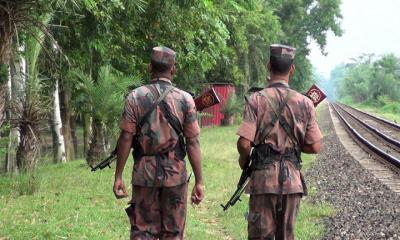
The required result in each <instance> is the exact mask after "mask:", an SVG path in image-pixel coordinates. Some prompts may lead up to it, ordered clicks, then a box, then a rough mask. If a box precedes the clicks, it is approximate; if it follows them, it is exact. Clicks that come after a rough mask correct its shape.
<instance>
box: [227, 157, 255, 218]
mask: <svg viewBox="0 0 400 240" xmlns="http://www.w3.org/2000/svg"><path fill="white" fill-rule="evenodd" d="M250 175H251V166H250V165H249V166H247V167H245V168H244V169H243V171H242V175H240V179H239V182H238V184H237V188H236V191H235V193H233V195H232V197H231V198H230V199H229V201H228V202H227V203H226V204H225V205H224V204H221V207H222V209H224V211H226V210H228V208H229V207H230V206H233V205H235V204H236V202H237V201H242V200H240V196H241V195H242V193H243V192H244V190H245V189H246V186H247V184H248V183H249V180H250V179H249V178H250Z"/></svg>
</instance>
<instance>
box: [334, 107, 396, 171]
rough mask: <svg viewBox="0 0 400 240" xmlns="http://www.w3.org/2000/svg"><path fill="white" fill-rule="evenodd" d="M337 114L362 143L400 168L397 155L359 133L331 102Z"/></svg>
mask: <svg viewBox="0 0 400 240" xmlns="http://www.w3.org/2000/svg"><path fill="white" fill-rule="evenodd" d="M331 105H332V107H333V109H334V110H335V112H336V113H337V115H338V116H339V117H340V119H341V120H342V122H343V123H344V124H345V125H346V127H347V129H348V130H349V131H350V132H351V133H353V135H354V136H355V137H356V138H357V139H358V140H359V141H360V142H361V143H362V144H364V145H365V146H366V147H367V148H368V149H370V150H371V151H373V152H374V153H376V154H377V155H378V156H380V157H381V158H383V159H384V160H386V161H388V162H389V163H391V164H392V165H394V166H396V167H397V168H400V159H397V158H396V157H394V156H392V155H390V154H388V153H386V152H384V151H382V150H381V149H379V148H378V147H377V146H375V145H374V144H372V143H371V142H369V141H368V140H367V139H365V138H364V137H363V136H361V134H359V133H358V132H357V131H356V130H355V129H354V128H353V127H352V126H351V125H350V123H349V122H347V120H346V119H345V118H344V117H343V115H342V114H341V113H340V112H339V111H338V110H337V109H336V107H335V105H334V104H331Z"/></svg>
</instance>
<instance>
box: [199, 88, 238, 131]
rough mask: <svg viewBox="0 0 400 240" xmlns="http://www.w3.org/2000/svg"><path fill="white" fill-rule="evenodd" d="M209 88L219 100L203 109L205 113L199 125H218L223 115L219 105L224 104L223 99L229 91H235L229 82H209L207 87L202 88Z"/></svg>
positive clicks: (224, 99)
mask: <svg viewBox="0 0 400 240" xmlns="http://www.w3.org/2000/svg"><path fill="white" fill-rule="evenodd" d="M210 88H213V89H214V90H215V93H216V95H217V96H218V98H219V100H220V101H221V102H220V104H216V105H214V106H212V107H209V108H207V109H204V111H203V113H204V114H205V115H204V116H203V117H202V118H201V126H203V127H205V126H220V125H221V122H222V120H223V119H224V115H223V114H222V113H221V107H222V106H224V103H225V101H226V100H227V99H228V97H229V94H230V93H235V92H236V91H235V87H234V86H233V84H231V83H211V84H210V86H209V87H207V88H205V89H204V92H207V91H209V89H210Z"/></svg>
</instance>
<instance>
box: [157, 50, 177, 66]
mask: <svg viewBox="0 0 400 240" xmlns="http://www.w3.org/2000/svg"><path fill="white" fill-rule="evenodd" d="M175 56H176V53H175V51H174V50H172V49H170V48H167V47H154V48H153V51H152V52H151V60H152V61H154V62H157V63H162V64H166V65H174V64H175Z"/></svg>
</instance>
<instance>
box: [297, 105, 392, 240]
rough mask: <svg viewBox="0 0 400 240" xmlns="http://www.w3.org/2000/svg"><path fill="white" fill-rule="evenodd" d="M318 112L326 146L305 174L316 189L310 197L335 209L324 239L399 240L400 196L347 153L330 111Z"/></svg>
mask: <svg viewBox="0 0 400 240" xmlns="http://www.w3.org/2000/svg"><path fill="white" fill-rule="evenodd" d="M319 114H320V116H319V126H320V128H321V130H322V132H323V133H324V139H323V146H322V150H321V153H320V154H319V155H318V160H317V161H316V163H315V164H314V165H313V166H312V167H311V168H310V169H308V170H307V171H306V173H305V174H306V180H307V181H308V183H309V186H313V187H316V189H317V194H316V195H314V196H312V197H310V200H311V201H312V202H327V203H330V204H332V205H333V206H334V208H335V209H336V214H335V215H334V216H332V217H329V218H327V219H325V220H324V224H325V226H326V234H325V236H324V237H323V239H400V195H398V194H396V193H394V192H392V191H391V190H390V189H389V188H388V187H386V186H385V185H383V184H382V183H381V182H380V181H379V180H378V179H376V178H375V177H374V176H373V175H372V174H371V173H370V172H369V171H368V170H365V169H364V168H363V167H362V166H361V165H360V164H359V163H358V162H357V161H356V160H354V159H353V157H352V156H351V155H350V154H348V152H347V151H346V149H345V148H344V147H343V145H342V144H341V142H340V140H339V139H338V137H337V136H336V134H335V129H334V126H333V124H332V120H331V116H330V113H329V110H328V109H327V108H326V109H323V110H322V111H321V112H319Z"/></svg>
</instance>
